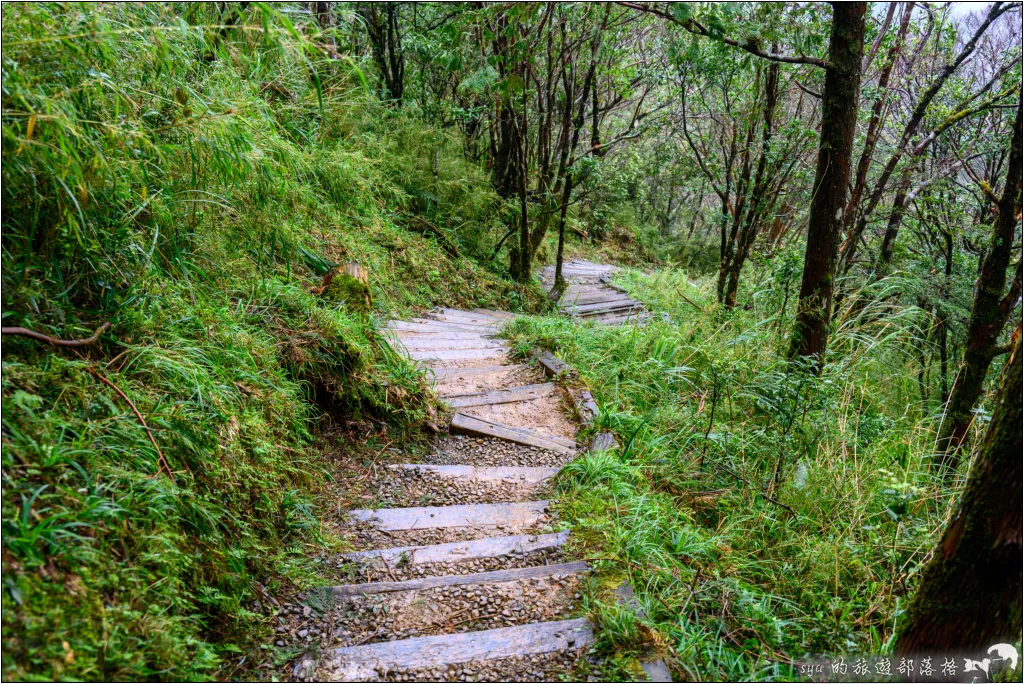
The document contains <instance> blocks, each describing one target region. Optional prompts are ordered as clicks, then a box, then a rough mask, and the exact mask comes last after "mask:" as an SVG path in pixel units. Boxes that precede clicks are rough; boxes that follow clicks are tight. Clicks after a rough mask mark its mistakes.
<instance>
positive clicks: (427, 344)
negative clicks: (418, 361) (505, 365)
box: [396, 337, 504, 351]
mask: <svg viewBox="0 0 1024 684" xmlns="http://www.w3.org/2000/svg"><path fill="white" fill-rule="evenodd" d="M396 344H400V345H401V346H403V347H405V348H406V349H408V350H409V351H423V350H428V349H496V348H498V347H503V346H504V343H503V342H501V341H500V340H488V339H485V338H483V337H477V338H475V339H461V340H444V339H442V340H437V339H433V338H425V339H424V338H420V339H414V338H408V337H407V338H405V339H404V340H402V341H401V342H397V343H396Z"/></svg>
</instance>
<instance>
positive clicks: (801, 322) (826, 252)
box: [789, 2, 867, 369]
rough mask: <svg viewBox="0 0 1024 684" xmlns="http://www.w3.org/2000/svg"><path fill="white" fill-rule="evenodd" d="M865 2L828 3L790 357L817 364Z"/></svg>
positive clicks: (853, 118)
mask: <svg viewBox="0 0 1024 684" xmlns="http://www.w3.org/2000/svg"><path fill="white" fill-rule="evenodd" d="M866 12H867V3H866V2H837V3H834V4H833V5H832V35H831V38H830V42H829V62H830V63H831V65H832V66H831V67H830V68H829V69H828V71H826V73H825V87H824V89H823V90H822V100H821V107H822V114H821V141H820V143H819V148H818V168H817V172H816V173H815V179H814V196H813V199H812V200H811V208H810V217H809V219H808V224H807V249H806V252H805V255H804V271H803V278H802V281H801V284H800V300H799V305H798V310H797V316H796V327H795V330H794V333H793V338H792V344H791V347H790V352H789V355H790V358H797V357H801V358H808V359H814V362H815V365H816V366H817V368H819V369H820V367H821V364H822V363H823V362H824V358H825V350H826V347H827V345H828V329H829V323H830V320H831V315H832V294H833V289H834V277H835V262H836V252H837V250H838V248H839V235H840V232H841V231H842V227H843V218H844V210H845V208H846V196H847V194H846V193H847V186H848V184H849V181H850V156H851V153H852V152H853V139H854V135H855V133H856V130H857V102H858V97H859V94H860V70H861V59H862V57H863V54H864V17H865V14H866Z"/></svg>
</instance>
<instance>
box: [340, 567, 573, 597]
mask: <svg viewBox="0 0 1024 684" xmlns="http://www.w3.org/2000/svg"><path fill="white" fill-rule="evenodd" d="M589 569H590V566H589V565H587V562H586V561H575V562H572V563H557V564H554V565H532V566H530V567H527V568H512V569H511V570H491V571H490V572H476V573H473V574H471V575H430V576H427V577H417V578H416V579H411V580H403V581H401V582H366V583H364V584H340V585H338V586H334V587H329V589H330V592H331V593H332V594H334V596H335V597H337V598H345V597H348V596H367V595H369V594H390V593H393V592H396V591H423V590H426V589H434V588H435V587H460V586H466V585H469V584H496V583H498V582H519V581H521V580H528V579H534V578H538V577H551V576H553V575H580V574H583V573H585V572H587V571H588V570H589Z"/></svg>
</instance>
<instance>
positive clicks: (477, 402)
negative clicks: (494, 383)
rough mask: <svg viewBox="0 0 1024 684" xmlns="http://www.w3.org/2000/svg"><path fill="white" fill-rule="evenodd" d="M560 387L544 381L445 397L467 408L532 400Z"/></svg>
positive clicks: (453, 405) (453, 403) (453, 404)
mask: <svg viewBox="0 0 1024 684" xmlns="http://www.w3.org/2000/svg"><path fill="white" fill-rule="evenodd" d="M557 389H558V385H556V384H555V383H553V382H543V383H540V384H537V385H522V386H520V387H512V388H509V389H501V390H492V391H490V392H474V393H472V394H457V395H449V396H446V397H445V401H447V402H448V403H449V404H451V405H452V407H454V408H465V407H467V406H486V405H489V404H510V403H512V402H516V401H531V400H533V399H539V398H541V397H547V396H550V395H551V394H553V393H554V392H555V391H556V390H557Z"/></svg>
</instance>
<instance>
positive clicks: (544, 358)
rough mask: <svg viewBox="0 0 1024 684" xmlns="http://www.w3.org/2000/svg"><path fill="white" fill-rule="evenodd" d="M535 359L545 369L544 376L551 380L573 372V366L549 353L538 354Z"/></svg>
mask: <svg viewBox="0 0 1024 684" xmlns="http://www.w3.org/2000/svg"><path fill="white" fill-rule="evenodd" d="M535 357H536V359H537V362H538V363H540V367H541V368H543V369H544V375H545V376H547V377H549V378H553V377H555V376H556V375H558V374H559V373H564V372H566V371H570V370H572V366H570V365H569V364H567V363H566V362H565V361H563V360H562V359H560V358H558V357H557V356H555V355H554V354H552V353H551V352H549V351H542V352H537V353H536V354H535Z"/></svg>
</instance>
